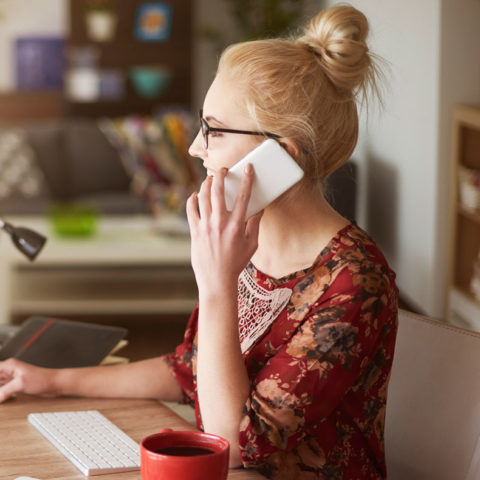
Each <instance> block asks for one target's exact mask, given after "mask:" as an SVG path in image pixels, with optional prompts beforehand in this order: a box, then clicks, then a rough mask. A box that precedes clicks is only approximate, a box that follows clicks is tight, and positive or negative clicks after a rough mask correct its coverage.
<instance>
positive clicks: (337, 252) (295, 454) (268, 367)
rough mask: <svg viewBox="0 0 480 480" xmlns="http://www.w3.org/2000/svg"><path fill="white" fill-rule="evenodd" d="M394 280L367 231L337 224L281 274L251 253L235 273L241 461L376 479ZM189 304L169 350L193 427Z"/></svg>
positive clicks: (292, 471) (291, 477) (290, 475)
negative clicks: (264, 268) (179, 337)
mask: <svg viewBox="0 0 480 480" xmlns="http://www.w3.org/2000/svg"><path fill="white" fill-rule="evenodd" d="M397 293H398V291H397V287H396V286H395V274H394V273H393V272H392V270H390V268H389V267H388V264H387V262H386V260H385V258H384V257H383V255H382V253H381V252H380V250H379V249H378V247H377V246H376V245H375V243H374V242H373V240H372V239H371V238H370V237H369V236H368V235H367V234H366V233H365V232H363V231H362V230H361V229H360V228H359V227H357V226H356V225H348V226H347V227H345V228H344V229H342V230H340V231H339V232H338V233H337V235H336V236H335V237H334V238H333V239H332V240H331V241H330V242H329V244H328V245H327V246H326V247H325V248H324V249H323V251H322V252H321V253H320V255H319V256H318V258H317V260H316V261H315V263H314V264H313V265H312V266H311V267H310V268H308V269H306V270H302V271H299V272H296V273H293V274H291V275H288V276H286V277H284V278H281V279H274V278H271V277H269V276H267V275H265V274H263V273H262V272H260V271H258V270H257V269H256V268H255V267H254V266H253V265H252V264H251V263H250V264H249V265H248V266H247V267H246V269H245V270H244V272H243V273H242V275H241V276H240V278H239V338H240V341H241V344H242V351H243V355H244V358H245V364H246V367H247V370H248V375H249V378H250V384H251V390H250V395H249V397H248V399H247V401H246V404H245V406H244V410H243V417H242V420H241V423H240V431H239V440H240V449H241V456H242V460H243V465H244V466H245V467H246V468H255V469H257V470H258V471H259V472H260V473H262V474H263V475H265V476H266V477H268V478H271V479H275V480H283V479H285V480H287V479H288V480H295V479H298V480H310V479H312V480H313V479H328V480H335V479H339V480H340V479H342V480H343V479H362V480H364V479H376V480H377V479H384V478H385V477H386V467H385V457H384V445H383V433H384V421H385V405H386V396H387V385H388V379H389V375H390V369H391V365H392V360H393V352H394V345H395V336H396V330H397ZM197 320H198V307H197V308H196V309H195V310H194V312H193V313H192V316H191V318H190V321H189V323H188V326H187V329H186V332H185V338H184V342H183V343H182V344H181V345H179V346H178V347H177V349H176V351H175V353H172V354H170V355H168V356H167V360H168V363H169V365H170V367H171V369H172V371H173V373H174V375H175V378H176V379H177V381H178V382H179V384H180V385H181V387H182V389H183V391H184V394H185V399H186V401H187V402H189V403H191V404H192V406H194V407H195V410H196V415H197V424H198V427H199V428H202V422H201V417H200V410H199V406H198V398H197V385H196V351H197V349H196V342H197V335H196V333H197Z"/></svg>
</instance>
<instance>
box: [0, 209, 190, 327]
mask: <svg viewBox="0 0 480 480" xmlns="http://www.w3.org/2000/svg"><path fill="white" fill-rule="evenodd" d="M8 220H9V221H11V222H12V223H13V224H18V225H22V226H27V227H30V228H33V229H35V230H37V231H39V232H41V233H43V234H45V235H46V236H47V237H48V241H47V243H46V245H45V248H44V249H43V250H42V252H41V253H40V255H39V256H38V257H37V259H36V260H35V262H34V263H31V262H29V261H28V260H26V259H25V258H24V257H23V256H22V255H21V254H20V253H19V252H18V251H17V250H16V249H15V248H14V247H13V245H12V244H11V242H10V241H9V239H8V238H7V237H6V235H3V237H4V238H0V285H1V288H0V323H2V322H3V323H9V322H10V320H11V318H12V315H23V316H28V315H33V314H35V315H39V314H40V315H53V316H66V317H68V316H69V315H102V314H105V315H115V314H131V315H140V314H159V313H166V314H170V313H173V314H175V313H181V314H187V313H190V312H191V311H192V309H193V307H194V306H195V303H196V299H197V288H196V283H195V278H194V276H193V271H192V269H191V265H190V238H189V236H174V237H172V236H168V235H165V234H160V233H158V232H156V231H155V228H154V222H153V219H152V218H151V217H149V216H147V215H128V216H121V215H116V216H110V217H109V216H102V217H100V219H99V225H98V230H97V232H96V233H95V234H94V235H93V236H91V237H86V238H75V237H70V238H69V237H60V236H58V235H55V234H54V233H52V231H51V228H50V225H49V222H48V221H47V219H46V218H43V217H41V216H36V217H22V218H9V219H8Z"/></svg>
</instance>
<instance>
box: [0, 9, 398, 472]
mask: <svg viewBox="0 0 480 480" xmlns="http://www.w3.org/2000/svg"><path fill="white" fill-rule="evenodd" d="M367 33H368V23H367V20H366V18H365V17H364V16H363V14H362V13H361V12H359V11H358V10H356V9H354V8H352V7H348V6H339V7H333V8H330V9H328V10H325V11H323V12H320V13H319V14H318V15H317V16H316V17H315V18H313V20H312V21H311V23H310V25H308V26H307V28H306V29H305V31H304V33H303V34H302V35H301V36H300V37H299V38H297V39H293V40H282V39H276V40H263V41H256V42H247V43H242V44H237V45H233V46H231V47H229V48H228V49H227V50H226V51H225V52H224V53H223V55H222V57H221V59H220V63H219V68H218V72H217V75H216V78H215V80H214V82H213V83H212V85H211V87H210V89H209V91H208V93H207V95H206V98H205V101H204V105H203V111H202V112H201V130H200V132H199V133H198V135H197V137H196V138H195V140H194V142H193V144H192V145H191V147H190V153H191V155H193V156H196V157H199V158H200V159H202V160H203V163H204V166H205V168H206V169H207V172H208V176H207V178H206V180H205V181H204V182H203V184H202V186H201V188H200V191H199V193H198V194H194V195H192V197H191V198H190V199H189V201H188V203H187V215H188V221H189V225H190V230H191V237H192V265H193V269H194V272H195V277H196V281H197V285H198V291H199V304H198V306H197V308H196V309H195V311H194V312H193V314H192V316H191V318H190V321H189V324H188V326H187V330H186V333H185V338H184V342H183V343H182V344H181V345H180V346H179V347H178V348H177V349H176V351H175V353H172V354H170V355H167V356H164V357H160V358H155V359H149V360H145V361H142V362H136V363H132V364H130V365H120V366H115V367H93V368H85V369H65V370H45V369H40V368H35V367H32V366H29V365H26V364H24V363H20V362H17V361H15V360H12V359H11V360H7V361H6V362H4V363H3V364H2V365H1V367H0V372H1V373H2V375H3V377H4V382H6V383H5V384H4V386H3V387H1V389H0V400H4V399H5V398H7V397H9V396H10V395H12V394H14V393H15V392H18V391H23V392H26V393H31V394H40V395H64V394H70V395H90V396H110V397H111V396H119V397H120V396H121V397H148V398H159V399H162V400H170V401H172V400H173V401H181V400H183V401H187V402H189V403H191V404H192V405H193V406H194V407H195V409H196V414H197V422H198V426H199V427H201V428H203V429H204V430H205V431H208V432H212V433H216V434H218V435H221V436H223V437H225V438H226V439H228V440H229V442H230V444H231V457H230V466H231V467H237V466H241V465H243V466H245V467H253V468H257V469H258V470H259V471H260V472H262V473H263V474H264V475H266V476H267V477H269V478H273V479H317V478H322V479H347V478H362V479H380V478H385V475H386V471H385V470H386V469H385V459H384V449H383V427H384V417H385V404H386V392H387V385H388V378H389V373H390V368H391V364H392V359H393V350H394V343H395V334H396V321H397V317H396V315H397V289H396V286H395V282H394V273H393V272H392V271H391V270H390V268H389V267H388V265H387V262H386V260H385V259H384V257H383V255H382V254H381V252H380V251H379V249H378V248H377V246H376V245H375V243H374V242H373V240H371V239H370V237H369V236H368V235H367V234H366V233H364V232H363V231H362V230H361V229H359V228H358V227H357V226H356V225H354V224H352V223H350V222H349V221H348V220H347V219H345V218H343V217H342V216H341V215H340V214H339V213H337V212H336V211H335V210H334V209H332V208H331V207H330V205H329V204H328V203H327V201H326V200H325V198H324V196H323V193H322V182H323V181H324V180H325V178H326V177H327V176H328V175H329V174H330V173H331V172H332V171H334V170H335V169H337V168H338V167H340V166H341V165H343V164H344V163H345V162H346V161H347V160H348V158H349V156H350V154H351V152H352V151H353V148H354V146H355V143H356V140H357V132H358V118H357V110H356V98H357V96H358V95H361V94H363V93H365V91H366V90H367V88H368V86H369V85H370V86H371V85H373V86H374V84H375V75H374V74H375V69H374V65H373V62H372V59H371V56H370V54H369V52H368V48H367V46H366V43H365V38H366V36H367ZM239 130H240V131H242V133H239V132H238V131H239ZM266 137H271V138H275V139H276V140H277V141H278V142H279V144H280V145H281V146H282V147H283V148H285V149H286V150H287V151H288V152H289V153H290V155H291V156H292V157H294V159H295V160H296V161H297V163H298V164H299V165H300V166H301V167H302V169H303V170H304V172H305V176H304V179H303V180H302V181H301V182H300V183H299V184H297V185H296V186H294V187H292V188H291V189H290V190H289V191H288V192H286V193H285V194H284V195H283V196H282V197H280V198H279V199H278V200H276V201H275V202H273V203H272V204H271V205H269V206H268V207H267V208H265V210H264V211H263V212H261V213H259V214H257V215H255V216H253V217H251V218H249V219H247V220H246V221H245V212H246V206H247V203H248V199H249V195H250V190H251V185H252V181H253V178H254V173H253V171H252V168H251V166H249V167H247V168H246V170H245V175H244V178H243V183H242V186H241V189H240V193H239V195H238V197H237V200H236V202H235V205H234V208H233V210H232V211H231V212H229V211H227V210H226V207H225V201H224V178H225V174H226V171H227V169H228V168H229V167H231V166H232V165H234V164H235V163H236V162H237V161H239V160H240V159H241V158H242V157H243V156H244V155H245V154H246V153H248V152H249V151H250V150H252V149H253V148H254V147H255V146H257V145H258V144H259V143H261V142H262V141H263V140H264V139H265V138H266ZM272 175H275V172H272Z"/></svg>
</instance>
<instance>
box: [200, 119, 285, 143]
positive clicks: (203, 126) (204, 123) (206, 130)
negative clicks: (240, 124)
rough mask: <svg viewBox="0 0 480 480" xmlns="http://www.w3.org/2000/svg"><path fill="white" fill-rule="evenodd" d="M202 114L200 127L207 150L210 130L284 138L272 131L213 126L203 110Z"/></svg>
mask: <svg viewBox="0 0 480 480" xmlns="http://www.w3.org/2000/svg"><path fill="white" fill-rule="evenodd" d="M198 113H199V116H200V128H201V130H202V136H203V141H204V142H205V150H208V134H209V133H210V132H222V133H239V134H241V135H261V136H263V137H269V138H282V137H281V135H277V134H276V133H270V132H252V131H250V130H232V129H230V128H216V127H211V126H210V125H209V124H208V123H207V121H206V120H205V119H204V118H203V110H200V111H199V112H198Z"/></svg>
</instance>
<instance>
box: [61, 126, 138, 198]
mask: <svg viewBox="0 0 480 480" xmlns="http://www.w3.org/2000/svg"><path fill="white" fill-rule="evenodd" d="M63 152H64V155H65V158H68V177H69V191H70V195H71V196H72V197H77V196H79V195H84V194H89V193H97V192H118V191H123V192H125V191H128V188H129V183H130V180H129V177H128V176H127V174H126V173H125V170H124V168H123V165H122V163H121V161H120V159H119V156H118V153H117V151H116V149H115V148H114V147H113V146H112V145H111V144H110V142H109V141H108V140H107V138H106V137H105V135H104V134H103V133H102V132H101V131H100V130H99V128H98V126H97V124H96V122H93V121H91V120H74V121H70V122H68V123H66V124H65V125H64V128H63Z"/></svg>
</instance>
